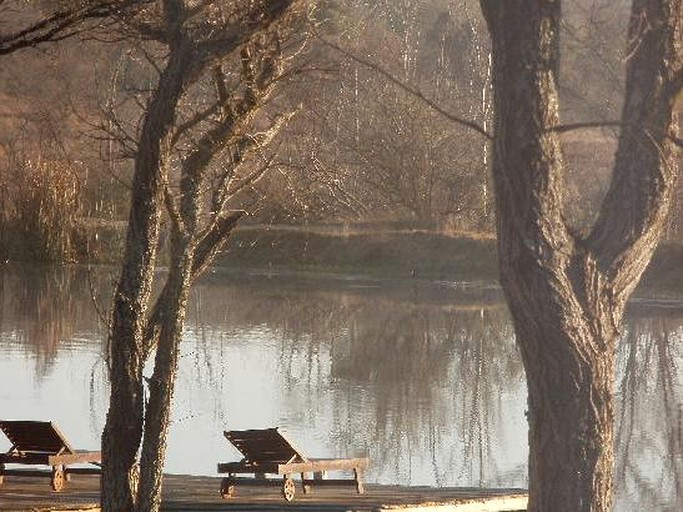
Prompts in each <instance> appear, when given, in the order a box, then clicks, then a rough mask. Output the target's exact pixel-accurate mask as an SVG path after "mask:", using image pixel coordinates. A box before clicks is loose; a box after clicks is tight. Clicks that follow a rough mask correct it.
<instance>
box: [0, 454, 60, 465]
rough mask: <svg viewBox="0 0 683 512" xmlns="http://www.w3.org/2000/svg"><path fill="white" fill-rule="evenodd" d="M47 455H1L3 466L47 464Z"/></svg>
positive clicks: (0, 461)
mask: <svg viewBox="0 0 683 512" xmlns="http://www.w3.org/2000/svg"><path fill="white" fill-rule="evenodd" d="M49 456H50V455H48V454H47V453H28V454H25V455H15V454H13V453H3V454H0V463H2V464H47V463H48V457H49Z"/></svg>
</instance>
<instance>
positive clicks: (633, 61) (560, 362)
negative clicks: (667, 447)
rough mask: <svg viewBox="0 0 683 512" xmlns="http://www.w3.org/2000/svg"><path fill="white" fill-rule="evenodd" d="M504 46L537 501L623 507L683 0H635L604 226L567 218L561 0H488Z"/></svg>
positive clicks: (498, 159) (672, 171)
mask: <svg viewBox="0 0 683 512" xmlns="http://www.w3.org/2000/svg"><path fill="white" fill-rule="evenodd" d="M481 5H482V10H483V12H484V15H485V17H486V21H487V24H488V27H489V31H490V34H491V40H492V46H493V85H494V105H495V112H494V114H495V117H494V129H495V133H494V135H495V142H494V151H493V153H494V158H493V177H494V183H495V192H496V214H497V231H498V251H499V259H500V277H501V284H502V286H503V289H504V292H505V295H506V299H507V302H508V305H509V309H510V312H511V314H512V318H513V322H514V325H515V332H516V335H517V343H518V345H519V347H520V351H521V354H522V358H523V361H524V367H525V370H526V376H527V383H528V393H529V396H528V409H529V410H528V420H529V450H530V455H529V508H528V510H529V511H530V512H588V511H591V512H607V511H609V510H611V508H612V500H613V497H612V494H613V493H612V475H613V463H614V446H613V443H614V398H613V385H614V372H615V368H614V364H615V344H616V340H617V336H618V326H619V323H620V321H621V319H622V315H623V311H624V307H625V304H626V301H627V300H628V297H629V296H630V294H631V292H632V291H633V289H634V288H635V286H636V284H637V283H638V280H639V279H640V276H641V275H642V273H643V271H644V269H645V267H646V266H647V264H648V262H649V261H650V258H651V256H652V253H653V251H654V249H655V247H656V244H657V242H658V240H659V237H660V234H661V232H662V230H663V227H664V224H665V220H666V215H667V212H668V208H669V204H670V202H671V197H672V193H673V190H674V186H675V181H676V176H677V161H678V155H677V152H676V146H675V144H674V143H673V142H672V139H673V138H675V137H677V135H678V126H677V119H676V115H675V109H676V101H677V98H678V97H680V91H681V87H683V40H682V38H683V35H682V34H683V2H682V0H634V5H633V12H632V21H631V24H630V27H629V34H628V40H629V41H630V42H631V44H633V47H632V48H629V61H628V65H627V80H626V97H625V99H624V109H623V113H622V123H623V125H622V130H621V134H620V139H619V148H618V151H617V158H616V163H615V167H614V173H613V176H612V182H611V186H610V189H609V191H608V193H607V196H606V198H605V200H604V203H603V205H602V208H601V210H600V214H599V216H598V219H597V221H596V224H595V226H594V227H593V229H592V231H591V232H590V233H589V234H588V235H587V236H586V237H580V236H578V235H576V234H575V233H574V232H573V230H572V229H571V228H570V227H569V226H567V224H566V222H565V219H564V216H563V194H564V182H563V179H564V170H565V169H564V163H563V159H562V151H561V147H560V141H559V136H558V132H559V129H558V128H559V107H558V101H559V99H558V93H557V89H558V83H557V81H558V69H559V57H560V55H559V26H560V18H561V2H560V1H559V0H481Z"/></svg>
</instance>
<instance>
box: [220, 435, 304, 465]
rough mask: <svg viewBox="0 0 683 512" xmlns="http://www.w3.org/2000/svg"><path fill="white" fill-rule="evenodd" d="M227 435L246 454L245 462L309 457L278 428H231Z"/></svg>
mask: <svg viewBox="0 0 683 512" xmlns="http://www.w3.org/2000/svg"><path fill="white" fill-rule="evenodd" d="M223 434H224V435H225V437H226V438H227V439H228V441H230V442H231V443H232V444H233V445H234V446H235V448H237V449H238V450H239V451H240V453H241V454H242V455H244V462H247V463H250V464H259V463H264V462H277V463H287V462H306V461H307V460H308V459H306V457H305V456H304V455H303V454H302V453H301V452H300V451H299V450H297V449H296V448H295V447H294V445H292V443H291V442H290V441H289V440H288V439H287V438H286V437H285V436H284V435H283V434H282V433H281V432H280V431H279V430H278V429H277V428H267V429H258V430H256V429H254V430H230V431H227V430H226V431H225V432H223Z"/></svg>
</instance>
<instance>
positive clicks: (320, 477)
mask: <svg viewBox="0 0 683 512" xmlns="http://www.w3.org/2000/svg"><path fill="white" fill-rule="evenodd" d="M326 477H327V471H316V472H315V473H313V480H325V478H326Z"/></svg>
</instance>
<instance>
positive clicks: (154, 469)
mask: <svg viewBox="0 0 683 512" xmlns="http://www.w3.org/2000/svg"><path fill="white" fill-rule="evenodd" d="M174 238H176V239H179V238H181V237H180V236H175V237H174ZM173 248H174V255H173V261H172V264H171V268H170V269H169V276H168V282H167V288H168V289H169V290H170V292H169V294H168V295H167V296H166V300H165V301H164V302H163V303H162V304H161V305H160V308H161V312H160V316H161V319H162V320H161V332H160V335H159V340H158V343H157V351H156V358H155V363H154V372H153V374H152V378H151V379H150V381H149V402H148V404H147V410H146V414H145V435H144V442H143V445H142V453H141V460H140V490H139V504H138V509H139V510H141V511H145V512H156V511H158V510H159V507H160V505H161V488H162V480H163V469H164V460H165V457H166V438H167V436H168V427H169V425H170V415H171V401H172V398H173V389H174V383H175V377H176V372H177V368H178V352H179V346H180V340H181V336H182V331H183V325H184V321H185V310H186V304H187V298H188V293H189V289H190V283H191V280H192V253H193V249H192V248H190V246H189V244H188V242H187V240H183V241H180V240H177V241H175V242H174V243H173Z"/></svg>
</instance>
